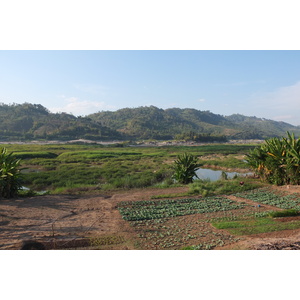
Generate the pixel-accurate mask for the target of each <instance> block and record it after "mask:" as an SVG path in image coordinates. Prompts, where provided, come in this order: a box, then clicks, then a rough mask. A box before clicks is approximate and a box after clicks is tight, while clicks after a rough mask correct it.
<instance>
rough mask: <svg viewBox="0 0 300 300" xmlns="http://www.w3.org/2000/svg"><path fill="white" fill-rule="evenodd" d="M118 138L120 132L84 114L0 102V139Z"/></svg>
mask: <svg viewBox="0 0 300 300" xmlns="http://www.w3.org/2000/svg"><path fill="white" fill-rule="evenodd" d="M80 138H85V139H91V140H95V139H101V140H110V139H119V138H120V134H119V133H118V132H116V131H114V130H111V129H109V128H106V127H105V126H102V125H100V124H99V123H95V122H93V121H92V120H91V119H89V118H87V117H85V118H83V117H75V116H73V115H70V114H66V113H55V114H54V113H51V112H50V111H49V110H48V109H47V108H45V107H43V106H42V105H40V104H29V103H24V104H13V105H5V104H0V141H6V140H40V139H46V140H70V139H80Z"/></svg>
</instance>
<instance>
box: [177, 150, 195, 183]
mask: <svg viewBox="0 0 300 300" xmlns="http://www.w3.org/2000/svg"><path fill="white" fill-rule="evenodd" d="M200 166H201V165H200V164H199V163H198V158H197V157H195V156H194V155H192V154H188V153H184V154H181V155H178V156H177V159H176V160H175V162H174V175H173V178H174V179H175V180H176V181H178V182H180V183H183V184H188V183H191V182H193V180H194V178H195V177H198V176H197V175H196V171H197V170H198V169H199V167H200Z"/></svg>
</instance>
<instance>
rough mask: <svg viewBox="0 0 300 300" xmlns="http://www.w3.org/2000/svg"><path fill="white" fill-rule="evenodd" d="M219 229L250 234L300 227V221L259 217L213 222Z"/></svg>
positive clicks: (237, 233)
mask: <svg viewBox="0 0 300 300" xmlns="http://www.w3.org/2000/svg"><path fill="white" fill-rule="evenodd" d="M212 225H213V226H214V227H216V228H217V229H226V230H227V231H228V232H229V233H230V234H235V235H250V234H259V233H264V232H273V231H281V230H288V229H298V228H300V221H296V222H284V223H281V222H276V220H274V219H272V218H259V219H249V220H240V221H232V222H226V221H225V222H217V223H213V224H212Z"/></svg>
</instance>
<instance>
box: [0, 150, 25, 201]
mask: <svg viewBox="0 0 300 300" xmlns="http://www.w3.org/2000/svg"><path fill="white" fill-rule="evenodd" d="M20 162H21V161H20V159H17V158H15V157H14V156H13V154H12V153H9V154H8V153H7V149H6V148H3V149H2V150H1V153H0V198H12V197H15V196H17V194H18V191H19V190H20V189H21V188H22V185H21V174H20V171H21V169H20Z"/></svg>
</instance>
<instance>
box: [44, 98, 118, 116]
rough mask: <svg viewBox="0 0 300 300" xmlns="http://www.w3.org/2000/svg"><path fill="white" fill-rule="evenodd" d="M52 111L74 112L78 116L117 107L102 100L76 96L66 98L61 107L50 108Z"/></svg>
mask: <svg viewBox="0 0 300 300" xmlns="http://www.w3.org/2000/svg"><path fill="white" fill-rule="evenodd" d="M49 109H50V111H52V112H66V113H72V114H74V115H76V116H85V115H88V114H92V113H96V112H98V111H101V110H114V109H116V107H114V106H112V105H108V104H106V103H105V102H103V101H101V102H98V101H89V100H80V99H78V98H76V97H70V98H65V99H64V104H63V105H62V106H60V107H52V108H49Z"/></svg>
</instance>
